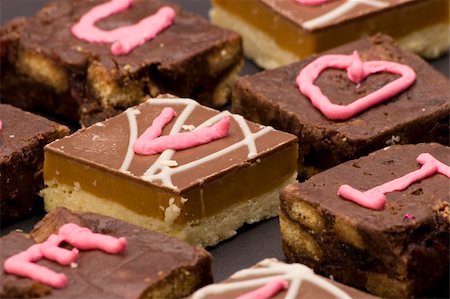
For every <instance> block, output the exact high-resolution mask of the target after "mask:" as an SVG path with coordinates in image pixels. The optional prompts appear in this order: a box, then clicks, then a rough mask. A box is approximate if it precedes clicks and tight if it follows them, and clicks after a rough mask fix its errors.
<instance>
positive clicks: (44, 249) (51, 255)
mask: <svg viewBox="0 0 450 299" xmlns="http://www.w3.org/2000/svg"><path fill="white" fill-rule="evenodd" d="M63 240H64V239H63V238H61V237H59V236H57V235H54V234H53V235H51V236H50V237H49V238H48V240H47V241H45V242H44V243H40V244H35V245H33V246H31V247H30V248H28V249H27V250H26V251H23V252H20V253H18V254H16V255H14V256H11V257H10V258H8V259H6V261H5V263H4V264H3V268H4V269H5V272H7V273H11V274H15V275H18V276H22V277H28V278H31V279H33V280H35V281H38V282H41V283H43V284H46V285H49V286H52V287H54V288H64V287H65V286H66V285H67V277H66V276H65V275H64V274H62V273H56V272H54V271H52V270H50V269H47V268H46V267H44V266H40V265H37V264H34V262H36V261H38V260H40V259H42V258H47V259H50V260H54V261H56V262H58V263H60V264H62V265H68V264H70V263H72V262H74V261H76V260H77V258H78V250H77V249H76V248H74V249H72V250H67V249H64V248H60V247H58V246H59V244H60V243H61V242H62V241H63Z"/></svg>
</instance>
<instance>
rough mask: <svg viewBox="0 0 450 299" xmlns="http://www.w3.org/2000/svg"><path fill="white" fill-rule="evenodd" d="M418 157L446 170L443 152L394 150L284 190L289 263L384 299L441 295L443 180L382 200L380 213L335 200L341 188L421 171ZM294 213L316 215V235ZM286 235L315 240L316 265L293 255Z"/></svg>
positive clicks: (446, 151) (449, 151)
mask: <svg viewBox="0 0 450 299" xmlns="http://www.w3.org/2000/svg"><path fill="white" fill-rule="evenodd" d="M421 153H429V154H431V155H432V156H433V157H435V158H436V159H438V160H439V161H441V162H442V163H444V164H447V165H448V162H449V160H448V158H449V155H450V148H449V147H447V146H443V145H440V144H437V143H429V144H428V143H421V144H417V145H394V146H391V147H389V148H386V149H382V150H379V151H376V152H374V153H372V154H370V155H368V156H365V157H362V158H360V159H357V160H352V161H348V162H346V163H344V164H341V165H339V166H336V167H334V168H331V169H329V170H326V171H324V172H322V173H320V174H318V175H315V176H313V177H312V178H311V179H309V180H308V181H306V182H304V183H301V184H292V185H290V186H288V187H287V188H286V189H285V190H283V192H282V195H281V210H282V216H283V217H284V218H283V217H282V218H283V219H284V222H285V223H286V228H285V233H286V234H284V236H283V244H284V245H283V246H284V251H285V253H286V255H287V257H288V260H290V261H295V262H304V263H306V264H308V265H309V266H311V267H313V268H314V269H315V270H316V271H319V272H320V273H323V274H325V275H333V276H334V277H335V278H336V279H337V280H340V281H342V282H344V283H347V284H350V285H353V286H356V287H360V288H368V289H369V290H371V291H372V292H377V293H378V294H380V293H381V294H380V295H382V296H387V297H398V296H400V297H404V296H407V297H409V296H417V295H421V293H422V292H423V291H424V290H426V289H429V288H434V291H436V290H437V289H439V286H438V285H437V284H438V282H439V279H442V278H444V277H446V276H445V275H448V268H449V243H448V236H449V232H450V226H449V225H450V216H449V215H450V214H449V211H450V210H449V202H450V197H449V192H448V185H449V179H448V178H447V177H446V176H444V175H442V174H434V175H432V176H430V177H427V178H424V179H422V180H420V181H416V182H414V183H412V184H411V185H410V186H409V187H407V188H406V189H404V190H401V191H396V192H390V193H387V194H386V198H387V201H386V205H385V207H384V209H382V210H372V209H368V208H365V207H362V206H360V205H358V204H356V203H354V202H351V201H348V200H345V199H343V198H342V197H340V196H338V195H337V190H338V188H339V186H341V185H344V184H348V185H350V186H352V187H353V188H355V189H357V190H360V191H366V190H369V189H371V188H374V187H376V186H380V185H382V184H384V183H387V182H389V181H392V180H394V179H397V178H400V177H402V176H404V175H406V174H408V173H410V172H412V171H415V170H418V169H419V168H420V166H421V165H420V164H419V163H418V162H416V159H417V157H418V156H419V155H420V154H421ZM296 206H297V207H299V206H307V207H310V209H313V210H314V214H315V215H317V218H318V220H319V221H315V222H314V223H316V224H317V223H321V225H320V229H318V228H315V227H314V226H312V227H309V226H308V224H311V223H312V222H311V221H305V220H300V219H305V218H302V217H311V216H310V215H308V213H307V209H304V208H303V209H299V210H296V208H295V207H296ZM309 219H312V218H309ZM289 223H290V224H289ZM288 224H289V225H288ZM294 227H295V228H294ZM311 228H312V229H311ZM291 229H296V230H299V231H302V232H304V233H305V234H306V233H307V234H308V235H310V237H311V238H313V239H314V240H315V242H316V243H315V244H317V246H318V248H319V252H320V253H319V254H318V255H320V256H319V257H318V258H317V259H313V258H311V257H308V256H307V255H305V254H304V253H301V252H300V251H299V250H298V249H296V248H295V245H294V243H295V241H294V240H293V239H292V238H291V237H288V235H287V233H288V231H290V230H291ZM378 279H380V280H379V281H378ZM371 281H372V282H371ZM376 281H378V284H377V285H376V286H375V285H374V282H376ZM394 281H395V282H394ZM424 295H427V294H424ZM428 295H429V294H428Z"/></svg>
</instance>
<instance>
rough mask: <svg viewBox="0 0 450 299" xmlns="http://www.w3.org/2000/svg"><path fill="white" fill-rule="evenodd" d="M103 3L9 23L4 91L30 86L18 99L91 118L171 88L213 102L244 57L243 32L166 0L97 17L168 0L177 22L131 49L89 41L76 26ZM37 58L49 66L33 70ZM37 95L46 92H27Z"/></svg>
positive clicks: (152, 8) (107, 22)
mask: <svg viewBox="0 0 450 299" xmlns="http://www.w3.org/2000/svg"><path fill="white" fill-rule="evenodd" d="M103 2H105V1H98V0H97V1H87V0H62V1H61V0H60V1H54V2H50V3H49V4H47V5H46V6H45V7H44V8H42V9H41V10H40V11H39V12H38V14H37V15H36V16H34V17H31V18H19V19H15V20H13V21H11V22H10V23H8V24H6V25H5V26H3V27H2V28H1V33H2V34H1V36H2V55H1V57H2V65H4V67H2V80H5V81H4V84H3V85H4V86H3V87H2V96H3V97H4V98H5V99H6V100H8V101H9V102H13V101H14V100H13V99H11V96H12V95H14V94H15V88H19V86H24V85H26V86H27V87H28V89H29V90H21V97H20V101H19V100H15V102H14V103H15V105H19V106H20V105H21V106H24V107H25V108H27V109H36V108H41V109H42V108H44V109H46V110H47V111H50V112H52V113H56V114H59V115H62V116H64V117H68V118H70V119H72V120H81V122H82V124H91V123H94V122H96V121H98V120H102V119H105V118H107V117H110V116H111V115H114V114H117V113H118V112H119V111H121V110H124V108H126V107H128V106H131V105H132V104H135V103H137V102H138V101H139V100H140V99H141V98H142V97H143V96H145V95H151V96H157V95H158V94H160V93H163V92H172V93H175V94H178V95H180V96H192V97H194V96H195V97H196V98H197V99H198V100H199V101H203V102H204V103H209V104H212V102H211V101H212V97H213V93H214V90H215V88H216V87H217V86H218V84H219V83H220V82H221V80H222V79H225V77H226V76H227V75H229V74H230V72H231V71H232V69H234V68H236V67H237V66H238V65H239V63H240V62H241V60H242V54H241V53H240V51H241V48H240V37H239V36H238V35H237V34H235V33H234V32H231V31H227V30H225V29H221V28H219V27H216V26H213V25H210V24H209V23H208V22H207V21H206V20H204V19H203V18H201V17H199V16H196V15H194V14H192V13H189V12H186V11H183V10H181V8H180V7H179V6H176V5H173V4H167V3H165V2H161V1H159V0H156V1H144V0H136V1H134V2H133V5H132V6H131V8H130V9H128V10H125V11H124V12H121V13H119V14H115V15H112V16H110V17H108V18H106V19H103V20H100V21H99V22H98V23H97V24H96V25H97V26H98V27H99V28H101V29H104V30H110V29H113V28H117V27H119V26H125V25H130V24H134V23H137V22H138V21H140V20H141V19H142V18H144V17H146V16H148V15H151V14H153V13H155V12H156V11H157V9H159V8H160V7H161V6H163V5H169V6H171V7H173V8H174V9H175V11H176V18H175V21H174V23H173V25H172V26H170V27H169V28H167V29H166V30H164V31H163V32H162V33H160V34H158V35H157V36H156V37H155V38H154V39H152V40H151V41H148V42H146V43H144V44H143V45H141V46H140V47H137V48H136V49H134V50H133V51H132V52H131V53H129V54H128V55H122V56H114V55H112V54H111V50H110V47H111V45H110V44H99V43H90V42H86V41H83V40H80V39H78V38H76V37H75V36H73V35H72V33H71V31H70V29H71V27H72V26H73V25H74V24H75V23H76V22H77V21H78V20H79V19H80V17H81V16H82V15H84V14H85V13H86V12H88V11H89V10H90V9H91V8H93V7H94V6H96V5H98V4H101V3H103ZM33 65H34V66H36V65H39V66H41V67H43V68H44V71H43V72H42V73H38V72H35V71H30V68H33V67H34V66H33ZM13 76H15V77H16V78H13ZM16 93H17V92H16ZM30 95H34V96H35V97H36V96H37V97H39V99H34V100H30V99H27V96H28V97H29V96H30ZM102 101H106V102H107V104H105V103H102ZM109 101H111V103H109ZM219 104H221V105H223V104H225V102H222V103H219ZM80 118H81V119H80Z"/></svg>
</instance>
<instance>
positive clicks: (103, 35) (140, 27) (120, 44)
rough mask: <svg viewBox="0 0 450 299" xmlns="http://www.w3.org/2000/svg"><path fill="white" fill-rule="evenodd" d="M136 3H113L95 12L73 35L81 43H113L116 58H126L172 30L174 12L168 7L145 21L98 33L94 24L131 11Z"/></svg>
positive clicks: (128, 0) (119, 0)
mask: <svg viewBox="0 0 450 299" xmlns="http://www.w3.org/2000/svg"><path fill="white" fill-rule="evenodd" d="M132 4H133V0H111V1H110V2H107V3H104V4H100V5H97V6H95V7H94V8H92V9H91V10H90V11H89V12H87V13H86V14H85V15H83V16H82V17H81V19H80V21H79V22H78V23H77V24H75V25H74V26H73V27H72V34H73V35H74V36H76V37H77V38H79V39H82V40H86V41H88V42H92V43H112V46H111V52H112V53H113V54H114V55H126V54H128V53H130V52H131V51H132V50H133V49H135V48H136V47H138V46H140V45H142V44H144V43H145V42H147V41H149V40H151V39H153V38H154V37H155V36H156V35H158V34H159V33H160V32H161V31H163V30H164V29H166V28H167V27H169V26H170V25H171V24H172V23H173V20H174V19H175V15H176V14H175V11H174V10H173V9H172V8H171V7H168V6H164V7H161V8H160V9H159V10H158V11H157V12H156V13H155V14H154V15H151V16H148V17H146V18H144V19H142V20H141V21H140V22H138V23H137V24H134V25H130V26H124V27H120V28H116V29H113V30H110V31H105V30H102V29H99V28H98V27H96V26H95V23H96V22H98V21H99V20H101V19H104V18H107V17H109V16H111V15H113V14H116V13H119V12H122V11H124V10H126V9H128V8H129V7H130V6H131V5H132Z"/></svg>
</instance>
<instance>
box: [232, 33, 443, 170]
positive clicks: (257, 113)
mask: <svg viewBox="0 0 450 299" xmlns="http://www.w3.org/2000/svg"><path fill="white" fill-rule="evenodd" d="M355 50H356V51H358V53H359V55H360V57H361V60H362V61H363V62H365V61H372V60H385V61H392V62H396V63H400V64H404V65H406V66H409V67H410V68H412V69H413V70H414V71H415V73H416V80H415V82H414V84H413V85H412V86H411V87H409V88H407V89H405V90H404V91H402V92H400V93H398V94H397V95H395V96H393V97H392V98H390V99H388V100H387V101H385V102H383V103H382V104H379V105H377V106H373V107H371V108H369V109H367V110H366V111H364V112H362V113H360V114H359V115H356V116H354V117H352V118H350V119H348V120H341V121H334V120H330V119H328V118H326V117H325V116H324V115H323V114H322V112H320V111H319V110H318V109H316V108H315V107H314V106H313V105H312V103H311V101H310V99H309V98H307V97H306V96H304V95H303V94H302V93H301V92H300V91H299V88H298V86H297V85H296V82H295V80H296V77H297V75H298V74H299V73H300V71H301V70H302V69H303V68H304V67H306V66H307V65H308V64H310V63H311V62H313V61H315V60H316V59H317V58H318V57H322V56H324V55H325V54H346V55H349V54H352V53H353V52H354V51H355ZM397 78H398V75H394V74H390V73H385V72H381V73H377V74H373V75H370V76H368V77H367V78H366V79H364V80H363V81H362V82H360V83H359V84H355V83H353V82H351V81H350V80H349V79H348V77H347V73H346V71H345V70H340V69H333V68H329V69H326V70H325V71H323V72H322V74H321V75H320V76H319V77H318V79H317V80H316V81H315V83H314V84H315V85H317V86H318V87H319V88H320V89H321V91H322V93H323V94H324V95H326V96H327V97H328V98H329V99H330V101H331V102H332V103H335V104H339V105H347V104H349V103H352V102H353V101H355V100H356V99H359V98H361V97H363V96H366V95H368V94H371V93H373V92H375V91H377V90H379V89H381V88H383V87H384V86H386V84H387V83H389V82H391V81H393V80H395V79H397ZM449 86H450V83H449V80H448V78H446V77H445V76H444V75H442V74H441V73H439V72H438V71H436V70H435V69H433V68H432V67H431V66H430V65H429V64H427V63H426V62H425V61H423V60H422V59H420V58H419V57H417V56H416V55H414V54H412V53H409V52H406V51H403V50H401V49H399V48H398V47H397V45H396V44H395V43H394V42H393V40H392V39H391V38H389V37H388V36H385V35H376V36H374V37H370V38H364V39H361V40H358V41H355V42H352V43H349V44H346V45H344V46H342V47H339V48H336V49H333V50H330V51H328V52H326V53H323V54H321V55H317V56H313V57H311V58H309V59H306V60H304V61H301V62H298V63H294V64H291V65H289V66H286V67H282V68H278V69H275V70H270V71H266V72H262V73H259V74H256V75H253V76H249V77H243V78H241V79H239V80H238V82H237V84H236V86H235V91H234V96H233V111H234V112H236V113H239V114H242V115H243V116H244V117H246V118H247V119H250V120H253V121H256V122H259V123H262V124H265V125H271V126H273V127H275V128H276V129H279V130H282V131H286V132H290V133H292V134H294V135H297V137H298V138H299V157H300V158H299V174H300V177H301V178H307V177H311V176H312V175H314V174H315V173H318V172H320V171H323V170H325V169H327V168H330V167H333V166H335V165H338V164H340V163H342V162H344V161H347V160H350V159H355V158H358V157H361V156H363V155H367V154H369V153H370V152H372V151H375V150H377V149H380V148H383V147H385V146H387V145H390V144H395V143H400V144H405V143H419V142H439V143H442V144H448V143H449V134H450V133H449V114H450V96H449V93H448V90H449Z"/></svg>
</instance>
